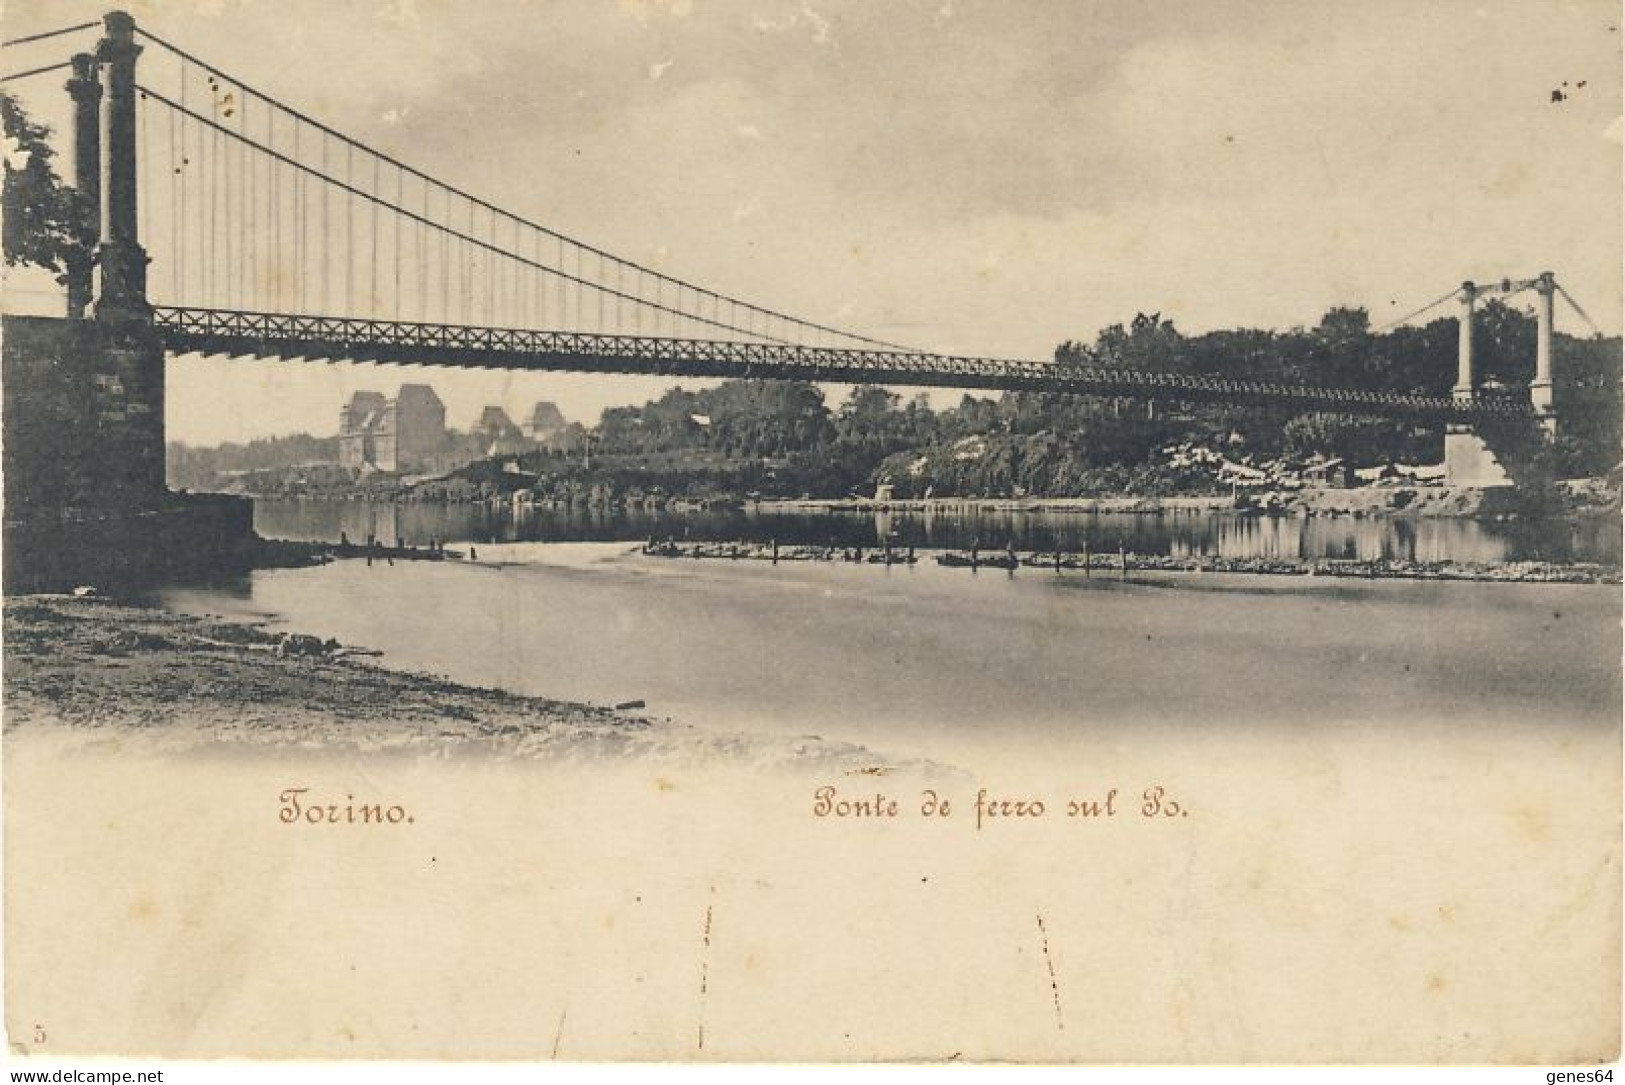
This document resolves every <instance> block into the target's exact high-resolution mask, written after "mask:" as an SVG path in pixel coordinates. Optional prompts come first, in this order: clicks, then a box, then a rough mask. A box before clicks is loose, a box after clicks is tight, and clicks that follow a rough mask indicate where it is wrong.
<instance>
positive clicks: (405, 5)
mask: <svg viewBox="0 0 1625 1085" xmlns="http://www.w3.org/2000/svg"><path fill="white" fill-rule="evenodd" d="M375 14H376V15H377V16H378V18H379V19H380V20H382V21H383V22H386V23H394V24H395V25H396V26H415V25H417V23H418V22H419V21H420V20H419V16H418V5H417V0H381V2H380V3H379V4H378V6H377V8H376V9H375Z"/></svg>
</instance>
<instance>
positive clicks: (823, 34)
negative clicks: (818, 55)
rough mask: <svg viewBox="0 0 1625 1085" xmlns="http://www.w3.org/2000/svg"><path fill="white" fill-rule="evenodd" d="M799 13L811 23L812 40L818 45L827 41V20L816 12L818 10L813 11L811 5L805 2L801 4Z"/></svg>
mask: <svg viewBox="0 0 1625 1085" xmlns="http://www.w3.org/2000/svg"><path fill="white" fill-rule="evenodd" d="M801 14H803V15H805V16H806V17H807V22H808V23H810V24H811V25H812V28H813V36H812V40H813V41H814V42H816V43H817V44H819V45H824V44H826V43H828V41H829V20H828V19H826V18H824V17H823V16H822V15H820V14H818V12H816V11H814V10H813V9H812V5H811V4H807V3H803V4H802V5H801Z"/></svg>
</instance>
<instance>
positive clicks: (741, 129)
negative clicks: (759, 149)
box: [734, 124, 762, 143]
mask: <svg viewBox="0 0 1625 1085" xmlns="http://www.w3.org/2000/svg"><path fill="white" fill-rule="evenodd" d="M734 134H735V135H737V136H740V137H743V138H744V139H753V140H755V141H756V142H758V143H760V142H761V141H762V130H761V129H760V128H758V127H756V126H755V125H754V124H740V125H735V126H734Z"/></svg>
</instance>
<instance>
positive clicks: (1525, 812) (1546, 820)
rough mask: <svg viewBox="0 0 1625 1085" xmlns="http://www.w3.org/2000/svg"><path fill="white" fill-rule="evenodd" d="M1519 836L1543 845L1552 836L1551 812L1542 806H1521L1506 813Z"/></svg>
mask: <svg viewBox="0 0 1625 1085" xmlns="http://www.w3.org/2000/svg"><path fill="white" fill-rule="evenodd" d="M1508 814H1509V816H1510V817H1511V818H1512V824H1513V825H1514V826H1516V827H1517V829H1518V832H1519V834H1521V835H1522V836H1523V837H1524V838H1525V839H1527V840H1528V841H1530V842H1531V843H1534V844H1543V843H1545V842H1546V841H1547V840H1548V839H1549V838H1550V837H1551V835H1552V812H1551V811H1550V810H1549V809H1547V808H1546V807H1544V806H1533V805H1523V806H1519V807H1515V808H1514V809H1512V810H1511V811H1509V812H1508Z"/></svg>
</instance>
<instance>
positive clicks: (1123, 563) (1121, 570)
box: [1117, 543, 1128, 580]
mask: <svg viewBox="0 0 1625 1085" xmlns="http://www.w3.org/2000/svg"><path fill="white" fill-rule="evenodd" d="M1117 562H1118V570H1117V579H1119V580H1127V579H1128V551H1127V550H1126V549H1124V547H1123V544H1122V543H1118V544H1117Z"/></svg>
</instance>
